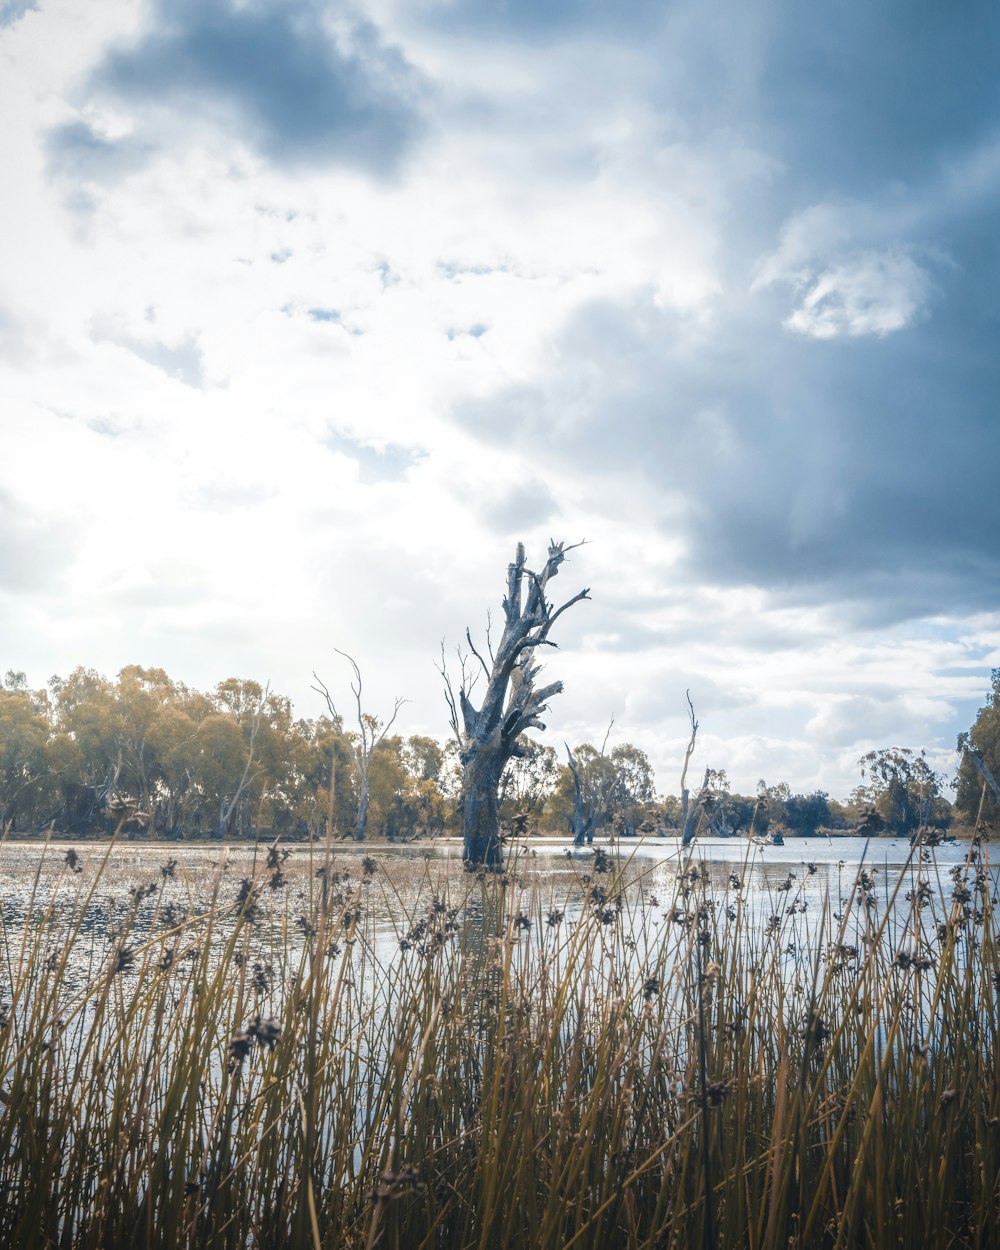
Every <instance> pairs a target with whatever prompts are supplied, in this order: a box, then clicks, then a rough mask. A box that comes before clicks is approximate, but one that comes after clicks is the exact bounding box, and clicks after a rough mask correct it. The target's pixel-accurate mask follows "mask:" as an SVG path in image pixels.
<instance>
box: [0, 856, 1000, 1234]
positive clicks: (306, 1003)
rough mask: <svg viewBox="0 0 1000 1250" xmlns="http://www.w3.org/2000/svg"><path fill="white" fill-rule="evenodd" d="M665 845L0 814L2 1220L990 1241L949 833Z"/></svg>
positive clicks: (979, 945)
mask: <svg viewBox="0 0 1000 1250" xmlns="http://www.w3.org/2000/svg"><path fill="white" fill-rule="evenodd" d="M731 845H732V844H731V840H730V844H729V846H730V848H731ZM694 852H695V853H694V854H693V855H690V854H683V855H682V854H681V853H680V851H679V850H677V851H676V852H674V853H673V854H671V855H670V856H667V857H662V856H661V857H660V858H658V859H643V858H642V857H641V856H633V857H631V858H625V859H619V858H618V857H617V856H615V855H614V854H613V853H609V852H607V851H604V850H603V849H602V850H600V851H598V853H597V854H596V855H587V856H581V857H578V858H572V857H569V856H566V855H565V854H560V855H558V856H555V855H553V856H550V857H548V858H546V857H545V856H538V855H536V856H532V855H530V854H529V853H525V854H523V855H515V856H514V858H513V860H512V861H511V862H510V863H509V864H508V869H507V871H506V872H505V873H503V874H488V873H483V874H480V875H479V876H476V875H472V874H469V873H468V872H462V870H461V867H460V861H459V858H458V856H459V851H458V850H457V849H456V851H455V853H454V855H453V856H452V857H451V858H450V859H449V858H446V857H444V856H440V855H427V856H423V855H419V854H417V855H409V856H403V855H402V854H397V855H395V856H392V855H380V856H378V858H376V857H373V856H371V855H369V856H364V857H362V855H361V854H360V852H359V851H355V852H352V853H348V854H344V853H341V852H340V851H338V852H337V853H333V852H331V851H329V850H324V851H312V852H306V851H304V850H302V849H299V850H298V851H296V852H294V853H292V854H288V853H287V851H286V850H285V849H283V848H282V847H281V846H280V845H275V846H272V847H263V848H260V849H259V850H257V851H256V852H254V851H253V850H251V849H249V848H240V849H239V850H237V851H236V852H234V853H232V854H229V853H227V852H225V850H224V849H223V848H209V849H206V850H202V851H200V852H197V853H195V852H194V851H189V850H185V851H183V852H177V851H175V852H173V853H171V852H170V851H168V850H166V849H164V850H162V851H155V852H154V851H152V850H147V849H146V848H143V850H142V851H141V852H140V851H139V850H138V848H126V849H125V851H121V850H119V849H118V848H116V847H115V846H114V845H112V846H111V847H109V848H107V849H106V850H103V849H102V850H100V851H98V850H96V849H95V848H94V847H92V846H91V847H87V848H84V849H82V850H81V851H80V852H79V853H77V852H73V853H72V854H67V853H66V848H65V846H60V847H58V848H56V847H51V848H49V849H48V850H47V851H45V852H44V853H43V852H40V851H38V850H33V851H32V852H30V853H29V852H28V851H27V849H26V848H25V847H23V846H17V847H13V846H4V847H2V848H0V854H2V859H3V869H4V882H5V899H4V906H5V914H4V921H5V922H4V926H3V938H2V942H3V945H2V950H0V965H2V977H3V985H2V989H0V999H2V1001H3V1008H2V1032H0V1188H2V1191H3V1193H4V1195H5V1202H4V1204H3V1206H2V1208H0V1243H2V1244H4V1245H10V1246H18V1245H31V1246H33V1247H35V1246H44V1245H52V1246H61V1245H65V1246H73V1247H98V1246H102V1247H114V1246H133V1245H149V1246H157V1247H161V1246H162V1247H181V1246H183V1247H188V1246H191V1247H194V1246H204V1247H237V1246H239V1247H245V1246H261V1247H278V1246H290V1245H291V1246H329V1247H348V1246H350V1247H359V1248H363V1247H374V1246H387V1247H390V1246H391V1247H418V1246H441V1247H451V1246H455V1247H459V1246H461V1247H469V1246H481V1247H488V1246H497V1247H500V1246H503V1247H508V1246H510V1247H514V1246H524V1247H529V1246H530V1247H544V1246H559V1247H597V1246H609V1245H612V1246H616V1247H617V1246H622V1247H633V1246H634V1247H640V1246H646V1247H653V1246H656V1247H669V1246H676V1247H685V1248H686V1247H689V1246H701V1245H705V1246H720V1247H744V1246H746V1247H764V1246H774V1247H777V1246H783V1247H784V1246H789V1245H791V1246H828V1247H847V1246H852V1247H853V1246H862V1245H864V1246H879V1247H881V1246H890V1245H891V1246H910V1245H926V1246H981V1247H987V1246H992V1245H995V1244H996V1243H997V1240H998V1235H1000V1227H998V1218H1000V1215H998V1192H997V1178H998V1173H1000V1095H998V1089H997V1071H996V1064H997V1055H998V1049H997V1028H998V1021H997V986H998V983H1000V961H998V945H997V936H996V930H995V911H994V907H995V902H994V898H995V889H996V880H995V874H994V873H993V872H992V871H991V870H990V869H989V867H988V864H987V858H986V854H985V852H986V848H985V846H983V845H982V844H981V843H980V842H978V841H976V842H973V843H971V844H969V845H968V846H966V847H963V848H960V849H956V848H947V851H946V852H945V855H944V859H943V860H942V861H941V862H939V860H938V859H937V858H936V856H937V854H938V853H937V852H936V851H934V850H931V849H927V848H919V847H918V848H916V849H914V850H913V851H912V853H911V852H910V851H909V848H908V847H907V848H905V849H904V850H902V851H900V855H901V857H902V858H903V859H905V861H906V862H905V863H904V864H903V865H902V866H901V867H900V866H897V867H895V868H891V869H889V868H887V867H884V866H883V867H882V868H881V870H880V868H879V865H878V864H877V863H876V862H874V861H872V862H868V861H866V862H862V863H860V864H859V863H855V864H853V865H851V864H844V863H842V862H840V861H834V860H833V859H832V857H831V856H828V857H827V859H826V860H825V862H821V863H818V864H817V863H801V862H799V861H798V859H796V861H795V863H794V867H793V866H792V861H791V859H786V860H781V861H779V862H773V863H767V862H764V863H761V862H760V859H759V856H758V858H757V859H754V858H752V856H753V855H754V854H756V853H755V852H753V851H747V852H746V858H745V859H743V860H740V859H739V858H734V856H733V851H732V850H731V849H727V851H726V854H725V855H724V856H721V855H720V856H719V857H717V858H713V856H712V854H710V853H709V848H702V850H701V852H699V849H698V847H697V845H696V846H695V848H694ZM766 854H767V855H770V854H771V852H767V853H766ZM212 860H214V861H215V862H214V863H213V862H211V861H212ZM949 861H950V862H949Z"/></svg>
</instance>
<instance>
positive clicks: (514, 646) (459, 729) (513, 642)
mask: <svg viewBox="0 0 1000 1250" xmlns="http://www.w3.org/2000/svg"><path fill="white" fill-rule="evenodd" d="M581 545H582V544H580V543H576V544H574V545H573V546H570V547H567V546H566V545H565V544H564V543H557V542H550V544H549V551H548V558H547V559H546V561H545V564H544V565H543V566H542V568H541V570H540V571H539V572H535V571H533V570H532V569H529V568H528V566H527V563H526V557H525V552H524V544H523V543H518V545H517V550H516V552H515V555H514V560H513V562H512V563H511V564H510V565H508V567H507V593H506V595H505V596H504V599H503V632H502V633H501V636H500V640H499V643H498V644H497V646H496V649H495V650H494V648H493V646H492V644H491V640H490V637H489V631H487V654H488V655H489V663H487V662H486V660H485V659H484V658H483V656H482V655H481V654H480V653H479V651H477V650H476V648H475V646H474V644H473V642H472V635H471V634H470V632H469V630H468V629H466V631H465V637H466V640H467V642H468V644H469V649H470V653H471V654H470V655H464V654H460V657H459V660H460V664H461V673H460V680H459V688H458V691H457V692H456V691H455V689H454V687H453V685H452V682H451V680H450V679H449V676H448V673H447V668H446V666H445V664H444V663H443V662H442V665H441V672H442V675H443V677H444V679H445V698H446V699H447V702H448V709H449V713H450V717H449V719H450V723H451V728H452V731H453V733H454V734H455V738H456V740H457V742H458V748H459V760H460V763H461V767H462V780H461V788H460V793H459V807H460V812H461V821H462V839H463V852H462V855H463V859H464V861H465V864H466V866H467V867H471V868H476V867H480V866H482V867H484V868H487V869H489V870H491V871H499V870H501V869H502V867H503V855H502V851H501V844H500V815H499V801H498V795H499V790H500V781H501V778H502V777H503V773H504V769H505V768H506V767H507V764H508V762H509V761H510V760H511V759H512V758H513V756H515V755H517V754H519V753H521V752H523V751H524V750H525V747H524V743H523V741H522V735H523V734H524V733H525V731H526V730H528V729H544V728H545V726H544V724H543V723H542V721H541V719H540V717H541V714H542V712H544V711H545V710H546V708H547V707H548V700H549V699H551V698H552V697H553V696H554V695H557V694H559V693H561V691H562V689H563V684H562V682H561V681H556V682H551V683H550V684H549V685H547V686H540V687H538V686H536V684H535V682H536V680H537V677H538V674H539V672H540V671H541V665H540V664H539V662H538V659H537V656H536V652H537V651H538V649H539V648H540V647H546V646H549V647H554V646H555V645H556V644H555V643H554V642H553V641H552V640H551V639H550V638H549V632H550V631H551V629H552V626H553V625H554V624H555V623H556V621H557V620H558V619H559V617H560V616H562V614H563V613H564V612H565V611H566V610H567V609H568V608H570V607H572V606H573V604H574V603H579V601H580V600H581V599H587V598H589V595H590V592H589V590H586V589H585V590H581V591H578V592H577V593H576V594H575V595H573V596H572V598H570V599H567V600H566V601H565V602H564V603H563V604H562V605H561V606H560V607H555V606H554V605H553V604H552V603H551V602H550V601H549V599H548V598H547V591H548V587H549V583H550V582H551V581H552V579H553V578H554V577H555V576H556V574H557V573H558V572H559V568H560V566H561V565H562V563H563V561H564V560H565V559H566V556H567V554H568V553H569V552H570V551H572V550H574V548H575V547H578V546H581ZM473 660H474V661H475V663H476V664H478V666H479V667H478V668H476V667H475V666H474V664H473ZM481 678H485V682H486V688H485V690H484V692H483V697H482V700H481V702H480V705H479V707H478V708H477V707H476V706H475V704H474V703H473V702H472V696H473V694H474V693H475V688H476V685H477V683H478V680H479V679H481Z"/></svg>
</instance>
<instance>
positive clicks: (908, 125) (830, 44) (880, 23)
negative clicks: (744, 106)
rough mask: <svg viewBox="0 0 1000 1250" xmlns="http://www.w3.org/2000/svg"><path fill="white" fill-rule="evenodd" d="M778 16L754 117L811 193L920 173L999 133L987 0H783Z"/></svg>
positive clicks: (991, 13) (998, 79) (993, 18)
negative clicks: (799, 0)
mask: <svg viewBox="0 0 1000 1250" xmlns="http://www.w3.org/2000/svg"><path fill="white" fill-rule="evenodd" d="M773 17H774V20H773V22H772V25H771V28H770V31H769V37H768V40H767V44H766V51H765V53H764V56H763V61H762V66H761V72H760V78H759V87H758V101H759V111H758V113H757V117H756V119H755V120H756V121H757V123H758V124H759V125H761V126H762V127H764V128H765V129H766V130H767V131H768V132H769V133H770V135H771V136H772V137H773V138H774V140H775V148H774V151H775V154H776V155H779V156H780V157H782V158H783V159H784V160H785V161H786V162H787V163H788V165H789V167H790V168H791V169H793V170H794V173H795V178H796V181H797V183H798V185H799V187H800V189H801V190H803V191H804V192H805V193H806V194H808V195H809V196H810V197H811V198H823V197H825V196H828V195H829V194H830V193H831V191H832V190H834V189H835V190H836V191H837V192H838V193H839V194H844V192H845V189H850V190H853V191H855V192H857V193H863V192H864V191H865V190H867V189H870V188H871V187H873V186H884V185H886V184H888V183H891V182H892V181H894V180H902V181H905V182H911V181H915V180H920V179H922V178H923V177H924V176H925V175H926V173H927V172H928V170H933V169H934V168H935V167H936V166H937V165H938V164H939V163H940V162H941V161H942V160H943V159H945V158H948V157H950V156H951V155H952V154H953V153H954V152H955V151H956V150H962V149H964V148H966V147H967V146H971V145H972V144H974V143H975V142H976V140H977V138H979V137H981V136H982V135H984V134H990V133H995V129H996V123H997V116H998V111H1000V75H998V74H997V72H996V49H997V46H998V40H1000V8H998V7H997V5H995V4H993V3H992V2H991V0H971V2H970V3H968V4H963V5H961V6H958V7H956V6H954V5H940V4H936V3H933V0H916V2H914V0H889V2H888V3H882V4H863V3H841V4H830V5H819V6H804V5H798V4H795V3H787V4H782V5H778V6H776V7H775V9H774V10H773Z"/></svg>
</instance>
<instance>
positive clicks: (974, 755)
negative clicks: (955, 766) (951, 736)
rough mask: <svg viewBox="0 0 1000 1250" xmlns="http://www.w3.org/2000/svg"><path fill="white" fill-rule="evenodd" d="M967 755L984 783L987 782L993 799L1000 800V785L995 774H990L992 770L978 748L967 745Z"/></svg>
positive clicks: (967, 743)
mask: <svg viewBox="0 0 1000 1250" xmlns="http://www.w3.org/2000/svg"><path fill="white" fill-rule="evenodd" d="M965 753H966V754H967V755H968V757H969V759H970V760H972V764H973V767H974V768H975V770H976V772H977V773H978V774H979V775H980V777H982V779H983V781H985V782H986V784H987V785H988V786H989V788H990V789H991V790H992V791H993V797H994V798H996V799H998V800H1000V784H998V783H997V779H996V777H994V776H993V774H992V773H991V772H990V770H989V769H988V768H987V766H986V762H985V760H984V759H983V757H982V756H981V755H980V754H979V752H978V751H977V750H976V748H975V747H974V746H973V745H972V744H971V743H969V742H966V743H965Z"/></svg>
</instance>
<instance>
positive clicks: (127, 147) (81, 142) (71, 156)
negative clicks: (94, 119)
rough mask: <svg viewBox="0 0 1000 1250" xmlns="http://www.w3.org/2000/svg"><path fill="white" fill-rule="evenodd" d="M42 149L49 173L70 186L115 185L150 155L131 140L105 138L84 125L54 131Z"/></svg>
mask: <svg viewBox="0 0 1000 1250" xmlns="http://www.w3.org/2000/svg"><path fill="white" fill-rule="evenodd" d="M46 149H47V152H48V157H49V165H50V168H51V170H52V171H53V172H54V173H56V174H58V175H59V176H60V177H61V178H63V179H65V180H66V181H67V182H70V183H77V182H112V181H117V180H118V179H119V178H122V177H124V176H126V175H127V174H130V173H133V172H134V171H135V170H137V169H139V168H141V167H142V165H143V164H145V162H146V160H147V159H148V158H149V156H150V155H151V152H152V149H151V147H150V146H149V144H147V143H143V142H141V141H140V140H137V139H135V138H133V137H132V136H128V135H126V136H124V137H122V138H118V139H113V138H109V137H108V136H107V135H103V134H101V133H100V132H99V131H97V130H95V129H94V127H93V126H91V125H89V124H88V123H87V122H84V121H73V122H66V123H65V124H64V125H62V126H56V127H54V128H53V129H52V130H50V131H49V133H48V135H47V136H46Z"/></svg>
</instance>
